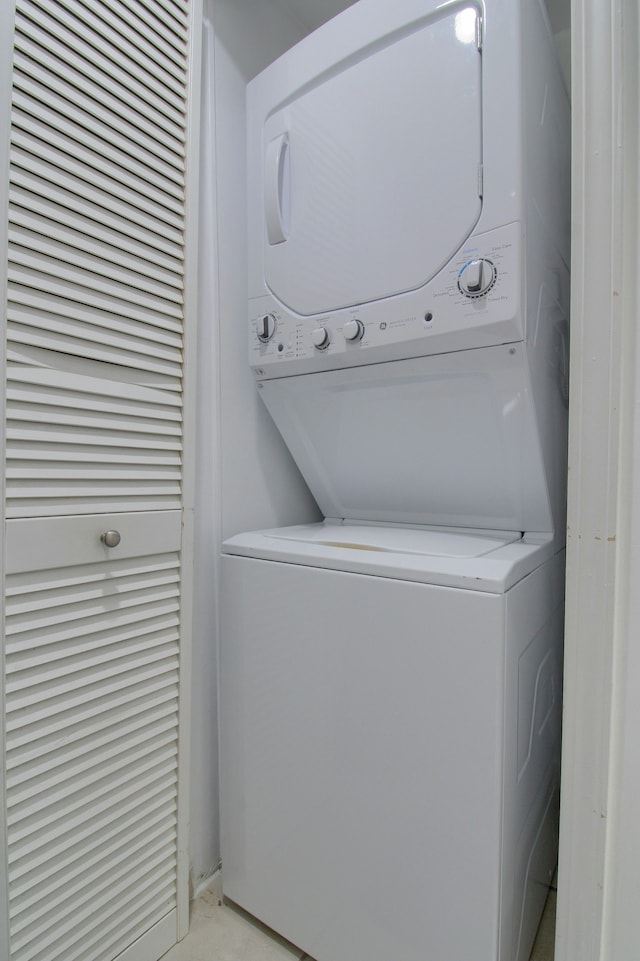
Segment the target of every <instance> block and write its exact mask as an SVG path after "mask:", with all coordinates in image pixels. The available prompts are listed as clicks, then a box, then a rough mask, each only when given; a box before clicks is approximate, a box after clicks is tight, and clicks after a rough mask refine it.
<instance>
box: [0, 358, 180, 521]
mask: <svg viewBox="0 0 640 961" xmlns="http://www.w3.org/2000/svg"><path fill="white" fill-rule="evenodd" d="M8 376H9V381H8V390H7V492H6V496H7V512H8V516H9V517H42V516H50V515H59V514H82V513H89V512H93V511H96V510H113V511H117V510H139V509H141V508H142V509H150V508H152V507H153V508H155V509H166V508H173V507H179V506H180V496H181V457H180V431H181V417H180V398H179V395H178V394H176V393H174V392H172V391H158V390H154V389H151V388H147V387H140V386H138V385H135V384H127V383H118V384H115V383H114V382H111V381H108V380H101V379H99V378H91V377H86V376H82V375H76V374H72V373H70V372H68V371H56V370H48V369H46V368H44V369H39V370H38V369H33V368H30V367H21V366H15V367H14V366H13V365H10V368H9V374H8ZM176 386H177V387H178V388H179V382H178V383H177V384H176ZM116 389H117V391H118V393H119V395H120V396H113V392H114V391H115V390H116ZM38 432H39V437H40V438H41V439H36V438H37V437H38ZM156 437H157V438H158V443H155V442H154V438H156ZM138 441H140V442H142V443H143V444H144V447H142V446H138ZM96 448H97V450H98V452H99V453H98V454H96ZM132 448H134V449H135V450H136V453H135V454H132ZM25 454H26V455H27V456H25Z"/></svg>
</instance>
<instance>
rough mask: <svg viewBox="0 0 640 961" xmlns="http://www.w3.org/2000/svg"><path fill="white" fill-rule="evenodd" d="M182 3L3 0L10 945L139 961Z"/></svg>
mask: <svg viewBox="0 0 640 961" xmlns="http://www.w3.org/2000/svg"><path fill="white" fill-rule="evenodd" d="M199 23H200V4H199V0H15V37H14V55H13V56H14V59H13V90H12V99H11V131H10V170H9V185H8V190H9V193H8V230H7V248H8V262H7V263H8V266H7V275H6V276H7V284H6V380H5V384H6V392H5V436H4V440H5V452H6V478H5V516H6V518H7V520H6V525H5V621H4V626H5V647H4V753H5V767H6V776H5V777H6V780H5V793H6V805H5V813H4V817H5V819H6V847H7V872H8V873H7V877H8V897H7V900H8V908H7V910H8V919H9V920H8V928H9V930H8V941H9V945H10V949H9V950H10V961H115V959H116V958H118V959H121V961H155V959H156V958H158V957H159V956H161V955H162V954H163V953H164V952H165V951H166V950H168V948H169V947H170V946H171V945H172V944H173V943H175V941H176V940H177V938H178V937H180V936H182V934H184V931H185V918H186V917H187V897H188V893H187V883H186V881H187V865H186V839H185V825H186V818H185V816H184V813H183V811H184V801H185V796H184V780H185V777H184V763H183V761H184V759H183V758H182V757H181V751H182V750H183V742H184V739H185V725H184V723H182V722H183V721H184V717H185V713H186V711H185V683H186V676H185V673H186V672H185V650H186V648H185V642H186V628H185V622H186V621H187V620H188V617H187V616H185V611H184V605H185V598H187V599H188V596H189V590H190V584H189V551H190V544H189V536H188V534H187V539H186V541H185V536H184V531H185V529H186V530H187V532H188V531H189V530H190V527H191V526H192V520H191V512H192V499H191V494H190V482H189V477H190V467H189V463H188V458H189V449H188V440H187V444H186V445H185V435H186V436H187V438H188V436H189V413H190V409H191V408H190V397H191V396H192V393H190V386H189V381H188V379H187V381H186V383H185V378H184V361H185V336H186V338H187V342H188V337H189V326H188V325H189V317H190V311H191V307H190V301H189V290H190V278H191V276H192V275H193V271H194V267H193V266H192V265H193V263H194V261H195V257H194V252H193V245H192V244H191V238H192V237H194V236H195V220H196V218H195V216H194V213H195V210H196V200H195V198H194V197H193V196H192V194H193V191H192V190H191V184H192V183H193V184H195V183H196V182H197V170H196V167H195V164H193V163H192V162H191V161H192V158H193V157H195V156H196V153H197V144H196V143H195V140H196V137H195V133H194V131H195V126H194V124H193V120H192V118H193V117H194V116H197V110H198V102H197V101H198V96H197V87H198V84H197V77H198V72H199V56H198V54H199V29H200V26H199ZM185 418H186V420H185ZM185 458H186V459H185ZM106 530H117V531H118V532H119V533H120V535H121V541H120V543H119V545H118V546H116V547H113V548H109V547H106V546H105V545H104V543H103V542H102V541H101V535H102V534H103V533H104V532H105V531H106ZM0 891H1V886H0ZM1 943H2V938H1V937H0V944H1ZM0 952H1V948H0Z"/></svg>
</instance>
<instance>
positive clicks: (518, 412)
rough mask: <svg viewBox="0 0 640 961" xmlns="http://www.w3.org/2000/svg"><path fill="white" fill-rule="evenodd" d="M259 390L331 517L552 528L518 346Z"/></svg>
mask: <svg viewBox="0 0 640 961" xmlns="http://www.w3.org/2000/svg"><path fill="white" fill-rule="evenodd" d="M259 388H260V389H261V395H262V398H263V400H264V402H265V404H266V405H267V408H268V409H269V411H270V413H271V415H272V417H273V419H274V420H275V422H276V424H277V426H278V428H279V429H280V432H281V433H282V436H283V437H284V439H285V441H286V443H287V445H288V447H289V450H290V451H291V453H292V454H293V456H294V458H295V460H296V463H297V464H298V467H299V468H300V470H301V472H302V474H303V476H304V478H305V480H306V481H307V483H308V484H309V487H310V488H311V491H312V492H313V494H314V496H315V498H316V500H317V501H318V504H319V506H320V509H321V510H322V511H323V513H324V515H325V516H326V517H347V518H350V519H352V520H370V519H373V520H379V521H390V522H395V523H410V524H426V525H439V526H451V527H475V528H484V529H493V530H496V529H497V530H520V531H538V532H542V531H551V530H552V523H551V515H550V510H549V500H548V496H547V488H546V482H545V475H544V469H543V462H542V457H541V452H540V442H539V436H538V430H537V425H536V419H535V411H534V409H533V398H532V395H531V389H530V383H529V374H528V368H527V361H526V357H525V355H524V351H523V349H522V347H518V346H512V347H506V346H505V347H495V348H486V349H483V350H476V351H461V352H458V353H455V354H442V355H438V356H434V357H423V358H419V359H416V360H406V361H398V362H394V363H389V364H378V365H372V366H369V367H360V368H353V369H351V370H339V371H326V372H323V373H319V374H313V375H306V376H304V375H303V376H299V377H286V378H282V379H281V380H271V381H265V382H264V383H263V384H261V385H259Z"/></svg>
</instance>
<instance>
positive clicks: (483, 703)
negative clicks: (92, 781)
mask: <svg viewBox="0 0 640 961" xmlns="http://www.w3.org/2000/svg"><path fill="white" fill-rule="evenodd" d="M222 598H223V611H222V616H223V634H222V660H221V678H222V684H221V696H222V702H221V732H222V740H221V763H222V767H221V787H222V857H223V884H224V892H225V895H226V896H227V897H229V898H231V899H232V900H233V901H236V902H237V903H238V904H240V905H242V907H244V908H246V909H247V910H249V911H250V912H251V913H252V914H254V915H256V916H257V917H258V918H260V919H261V920H263V921H264V922H266V923H267V924H269V925H270V926H271V927H273V928H274V929H275V930H276V931H279V932H280V933H281V934H283V935H284V936H285V937H287V938H289V939H290V940H291V941H292V942H293V943H294V944H297V945H299V946H300V947H301V948H303V949H304V950H305V951H307V952H309V954H311V955H312V956H313V957H314V958H315V959H317V961H353V959H354V958H367V959H370V961H389V959H390V958H425V959H427V958H428V959H443V958H446V959H447V961H469V959H470V958H483V959H485V958H486V959H490V958H496V957H497V936H498V908H499V905H498V890H499V867H500V813H501V797H502V790H501V763H502V726H503V720H502V712H503V685H504V633H503V612H504V598H502V597H499V596H495V595H484V594H480V593H477V592H471V591H460V590H452V589H446V588H444V589H443V588H433V587H430V586H425V585H417V584H411V583H407V582H403V581H393V580H386V579H385V580H381V579H379V578H369V577H363V576H360V575H354V574H347V573H342V572H334V571H320V570H317V569H316V570H310V569H308V568H305V567H301V566H297V565H289V564H278V563H273V562H265V561H256V560H253V559H248V558H240V557H230V556H223V558H222ZM385 892H390V893H391V896H390V897H389V896H387V894H385Z"/></svg>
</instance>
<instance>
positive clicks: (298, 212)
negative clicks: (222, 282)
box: [263, 4, 482, 315]
mask: <svg viewBox="0 0 640 961" xmlns="http://www.w3.org/2000/svg"><path fill="white" fill-rule="evenodd" d="M447 7H448V10H449V12H448V13H446V12H443V11H436V12H432V13H431V14H430V15H429V16H427V17H425V18H423V19H422V20H420V21H418V22H417V23H415V22H414V23H413V24H411V25H409V26H406V27H404V28H403V29H402V30H399V31H397V32H396V33H394V34H391V35H390V36H387V37H385V38H384V39H383V40H381V41H380V43H379V44H376V45H375V46H373V47H368V48H365V49H360V50H357V51H356V52H355V53H354V54H353V55H352V56H351V57H350V58H348V59H347V60H346V61H342V62H341V63H340V64H338V65H336V66H335V67H334V68H333V69H332V70H330V71H328V72H325V73H324V74H323V75H322V76H321V77H320V79H318V81H317V82H316V84H315V85H313V86H312V87H311V89H309V87H306V88H304V92H302V93H301V94H299V95H295V97H294V99H292V101H291V102H289V103H287V104H286V105H283V106H281V107H278V108H276V110H275V111H274V112H273V113H272V114H271V116H270V117H268V119H267V120H266V123H265V125H264V129H263V174H264V194H263V197H264V244H265V258H264V267H265V280H266V283H267V286H268V287H269V288H270V290H271V292H272V293H273V294H274V295H275V296H276V298H278V299H279V300H280V301H281V303H283V304H284V305H285V306H287V307H288V308H289V309H290V310H292V311H295V312H297V313H299V314H302V315H311V314H318V313H325V312H327V311H330V310H334V309H336V308H340V307H346V306H351V305H355V304H362V303H366V302H369V301H373V300H379V299H381V298H384V297H389V296H392V295H394V294H398V293H402V292H404V291H408V290H414V289H416V288H418V287H421V286H422V285H424V284H425V283H427V282H428V281H429V280H430V279H431V278H432V277H433V276H434V275H435V274H436V273H437V271H438V270H439V269H440V268H441V267H442V266H443V265H444V264H446V263H447V262H448V261H449V260H450V259H451V257H452V256H453V254H454V253H455V251H456V250H457V249H458V248H459V247H460V245H461V244H462V243H464V241H465V240H466V239H467V237H468V236H469V234H470V233H471V231H472V230H473V228H474V225H475V224H476V222H477V220H478V217H479V216H480V210H481V205H482V201H481V196H480V194H481V186H480V165H481V159H482V150H481V148H482V128H481V57H480V52H479V49H478V42H477V29H478V22H477V21H478V16H479V15H478V11H477V10H476V9H475V8H474V7H472V6H468V7H464V6H463V5H457V4H456V6H455V7H454V8H453V12H451V6H449V5H447ZM407 91H409V94H407Z"/></svg>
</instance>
